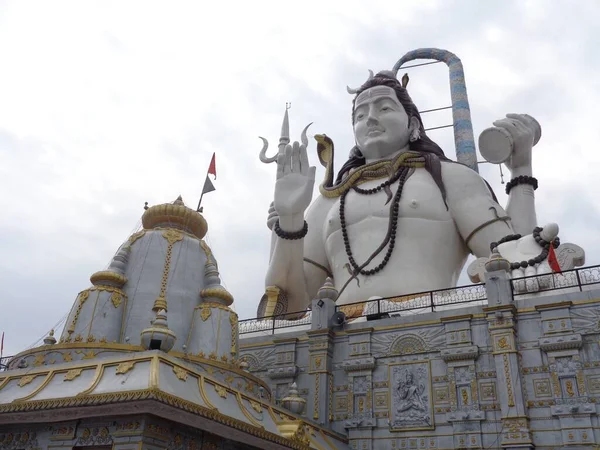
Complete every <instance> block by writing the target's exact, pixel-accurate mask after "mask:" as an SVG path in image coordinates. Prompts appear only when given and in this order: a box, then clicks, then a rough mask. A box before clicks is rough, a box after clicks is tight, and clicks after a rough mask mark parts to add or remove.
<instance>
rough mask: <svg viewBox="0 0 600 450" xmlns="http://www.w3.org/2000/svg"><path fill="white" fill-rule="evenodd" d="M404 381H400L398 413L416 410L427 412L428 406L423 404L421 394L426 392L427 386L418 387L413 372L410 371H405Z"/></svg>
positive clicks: (420, 385) (420, 384)
mask: <svg viewBox="0 0 600 450" xmlns="http://www.w3.org/2000/svg"><path fill="white" fill-rule="evenodd" d="M404 374H405V375H404V378H405V379H404V380H402V379H400V380H398V387H397V390H398V393H397V398H398V404H397V406H396V411H398V412H404V411H408V410H409V409H416V410H417V411H427V406H426V405H425V403H423V399H422V398H421V394H423V392H424V391H425V385H424V384H423V383H419V385H417V384H416V383H415V381H414V377H413V374H412V372H409V371H408V370H405V371H404Z"/></svg>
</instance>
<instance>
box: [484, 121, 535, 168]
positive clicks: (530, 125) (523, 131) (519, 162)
mask: <svg viewBox="0 0 600 450" xmlns="http://www.w3.org/2000/svg"><path fill="white" fill-rule="evenodd" d="M494 126H496V127H499V128H502V129H504V130H506V131H507V132H508V133H509V134H510V137H511V138H512V143H513V150H512V153H511V156H510V157H509V158H508V160H506V161H504V164H506V167H508V169H509V170H510V171H511V172H512V173H513V175H517V174H516V173H515V172H518V174H526V175H531V174H530V173H529V172H531V149H532V148H533V146H534V145H535V143H536V142H537V140H536V138H537V139H539V134H541V129H540V126H539V124H538V123H537V122H536V121H535V119H534V118H533V117H531V116H529V115H527V114H507V115H506V118H505V119H500V120H496V121H495V122H494ZM536 133H538V136H536Z"/></svg>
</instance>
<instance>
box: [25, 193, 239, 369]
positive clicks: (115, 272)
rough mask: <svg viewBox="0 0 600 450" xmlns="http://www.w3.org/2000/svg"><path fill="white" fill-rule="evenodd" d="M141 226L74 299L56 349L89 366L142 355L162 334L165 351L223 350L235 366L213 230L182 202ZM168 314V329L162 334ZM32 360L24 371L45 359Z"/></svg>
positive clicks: (152, 211)
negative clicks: (210, 238)
mask: <svg viewBox="0 0 600 450" xmlns="http://www.w3.org/2000/svg"><path fill="white" fill-rule="evenodd" d="M142 225H143V229H141V230H139V231H137V232H135V233H133V234H132V235H131V236H130V237H129V238H128V239H127V240H126V241H125V242H124V243H123V244H122V245H121V246H120V247H119V248H118V250H117V252H116V253H115V255H114V257H113V258H112V260H111V261H110V264H109V265H108V267H107V268H106V269H104V270H100V271H98V272H95V273H94V274H92V276H91V277H90V281H91V283H92V286H91V287H89V288H87V289H84V290H83V291H81V292H80V293H79V294H78V295H77V297H76V299H75V302H74V304H73V307H72V308H71V312H70V313H69V315H68V317H67V321H66V323H65V327H64V329H63V332H62V334H61V336H60V340H59V342H58V344H59V345H58V347H61V346H62V347H64V348H68V349H71V348H72V349H73V350H74V349H78V350H74V351H72V352H70V353H69V354H68V355H67V358H72V359H73V360H75V359H77V358H83V357H84V356H85V358H87V359H90V358H92V357H95V356H99V355H103V356H104V357H106V356H110V355H111V354H114V353H115V352H116V353H119V352H122V351H132V350H133V351H135V350H138V351H141V350H143V349H144V348H148V346H149V345H150V344H149V342H150V341H148V339H149V338H148V336H150V337H151V338H152V336H154V337H153V338H152V339H155V340H156V339H157V338H156V336H158V335H159V334H160V335H161V336H162V335H163V334H164V336H163V337H164V339H162V338H161V339H160V340H161V342H162V344H161V346H160V349H161V350H163V351H166V352H170V351H173V352H176V353H186V354H190V353H191V352H194V353H199V352H202V353H203V354H205V355H209V354H212V353H215V352H216V350H217V349H218V350H219V353H218V358H219V360H220V361H225V360H226V361H233V360H234V358H235V356H236V355H237V334H236V333H237V315H236V314H235V312H234V311H232V310H230V309H229V305H231V303H232V302H233V297H232V296H231V294H230V293H229V292H228V291H227V290H226V289H225V288H224V287H223V286H221V285H220V279H219V274H218V269H217V262H216V260H215V258H214V255H213V254H212V251H211V250H210V248H209V247H208V245H207V244H206V242H204V241H203V240H202V238H203V237H204V236H205V235H206V231H207V229H208V226H207V223H206V220H205V219H204V217H202V215H201V214H200V213H198V212H196V211H195V210H193V209H190V208H188V207H187V206H185V204H184V203H183V200H182V199H181V196H180V197H178V198H177V199H176V200H175V201H174V202H173V203H166V204H161V205H156V206H152V207H150V208H147V209H146V211H145V212H144V214H143V216H142ZM213 310H214V313H213V312H212V311H213ZM167 314H168V317H169V326H168V328H166V327H162V321H163V320H164V321H166V317H167ZM209 316H211V317H210V320H209V319H208V317H209ZM213 322H214V324H213ZM194 326H196V327H200V328H198V329H196V330H194V329H193V328H194ZM211 327H212V328H215V327H216V328H215V330H218V331H219V332H217V331H215V330H213V329H212V328H211ZM163 328H164V329H163ZM161 333H162V334H161ZM205 333H209V334H211V336H208V337H207V336H204V334H205ZM213 335H214V336H213ZM217 335H219V336H220V337H219V339H218V340H215V336H217ZM175 337H177V339H175ZM217 341H218V342H217ZM163 344H164V345H163ZM52 347H55V346H52ZM213 347H214V348H213ZM82 349H85V350H82ZM224 349H227V351H224ZM40 351H44V352H45V350H41V349H40ZM27 353H30V355H29V356H28V357H26V358H27V364H30V363H31V364H32V363H33V362H34V359H35V358H39V361H41V358H42V356H43V355H42V356H40V355H35V354H34V353H35V351H34V352H33V353H32V352H27ZM215 354H216V353H215Z"/></svg>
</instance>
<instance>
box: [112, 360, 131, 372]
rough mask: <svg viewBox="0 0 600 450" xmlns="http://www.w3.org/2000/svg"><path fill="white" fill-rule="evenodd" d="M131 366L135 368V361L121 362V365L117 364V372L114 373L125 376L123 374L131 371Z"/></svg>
mask: <svg viewBox="0 0 600 450" xmlns="http://www.w3.org/2000/svg"><path fill="white" fill-rule="evenodd" d="M133 366H135V361H125V362H122V363H121V364H119V365H118V366H117V370H116V372H115V373H116V374H117V375H120V374H125V373H127V372H129V371H130V370H131V369H133Z"/></svg>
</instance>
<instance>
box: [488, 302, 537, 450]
mask: <svg viewBox="0 0 600 450" xmlns="http://www.w3.org/2000/svg"><path fill="white" fill-rule="evenodd" d="M483 310H484V311H485V312H486V313H487V321H488V329H489V333H490V338H491V341H492V354H493V355H494V362H495V365H496V376H497V386H496V388H497V390H498V398H499V401H500V409H501V411H502V427H503V430H504V431H503V432H502V437H501V444H502V447H503V448H507V449H513V448H514V449H516V448H533V443H532V438H531V431H530V427H529V421H528V419H527V416H526V410H525V396H524V394H523V387H522V380H521V377H520V371H519V361H518V352H517V334H516V313H517V311H516V308H515V307H514V305H512V304H500V305H497V306H490V307H487V308H483Z"/></svg>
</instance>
